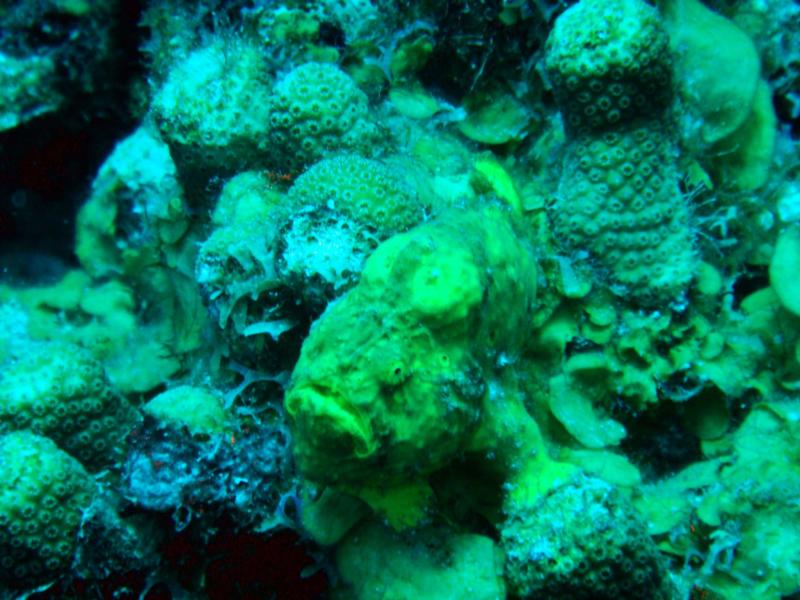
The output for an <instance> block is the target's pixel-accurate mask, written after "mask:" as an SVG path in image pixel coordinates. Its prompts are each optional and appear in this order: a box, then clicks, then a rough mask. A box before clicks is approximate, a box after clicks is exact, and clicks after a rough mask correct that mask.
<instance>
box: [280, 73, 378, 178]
mask: <svg viewBox="0 0 800 600" xmlns="http://www.w3.org/2000/svg"><path fill="white" fill-rule="evenodd" d="M269 107H270V115H269V119H270V138H269V139H270V141H271V143H272V144H273V145H274V148H275V156H276V157H278V156H279V157H280V158H279V159H276V160H275V161H274V162H275V163H276V164H275V166H276V167H277V168H280V169H283V171H284V172H287V173H291V172H296V171H298V170H301V169H303V168H304V167H307V166H309V165H311V164H313V163H314V162H316V161H318V160H319V159H321V158H323V157H325V156H328V155H331V154H334V153H337V152H345V151H350V152H358V153H361V154H366V155H368V154H370V153H371V152H372V150H373V146H374V145H375V144H376V143H377V141H378V129H377V126H376V125H375V123H374V122H373V121H372V120H371V117H370V114H369V112H368V110H367V97H366V96H365V95H364V93H363V92H362V91H361V90H359V89H358V87H356V85H355V83H354V82H353V81H352V79H350V77H348V75H347V74H346V73H344V72H343V71H341V70H339V69H338V68H337V67H336V66H334V65H330V64H324V63H307V64H304V65H301V66H299V67H297V68H295V69H293V70H292V71H290V72H289V73H287V74H286V75H285V76H284V77H283V78H282V79H281V80H280V81H278V83H277V84H276V85H275V89H274V90H273V93H272V96H271V98H270V104H269Z"/></svg>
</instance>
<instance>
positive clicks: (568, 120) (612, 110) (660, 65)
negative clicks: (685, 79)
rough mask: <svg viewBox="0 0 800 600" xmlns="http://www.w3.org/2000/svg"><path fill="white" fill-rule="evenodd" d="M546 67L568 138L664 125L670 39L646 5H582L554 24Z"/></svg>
mask: <svg viewBox="0 0 800 600" xmlns="http://www.w3.org/2000/svg"><path fill="white" fill-rule="evenodd" d="M545 61H546V68H547V74H548V76H549V78H550V80H551V82H552V84H553V91H554V92H555V95H556V101H557V103H558V106H559V109H560V110H561V112H562V113H563V115H564V124H565V126H566V128H567V132H568V134H569V135H570V137H576V136H577V135H578V134H580V133H583V132H586V131H595V132H596V131H600V130H606V129H609V128H611V129H613V128H616V127H617V126H619V125H622V124H624V123H628V122H631V121H635V120H636V119H640V118H653V117H655V118H656V119H660V118H661V113H662V112H663V111H664V109H665V108H666V107H667V105H668V104H669V102H670V100H671V92H672V90H671V88H670V83H671V80H672V73H671V69H672V65H671V57H670V54H669V47H668V38H667V35H666V32H665V31H664V29H663V26H662V25H661V23H660V18H659V15H658V13H657V12H656V11H655V9H653V8H652V7H650V6H648V5H647V4H645V3H644V2H641V1H635V0H615V1H614V2H610V3H609V2H598V1H594V0H583V1H582V2H580V3H579V4H578V5H576V6H575V7H573V8H571V9H570V10H567V11H566V12H565V13H563V14H562V15H561V16H560V17H559V18H558V19H557V20H556V23H555V26H554V27H553V30H552V31H551V32H550V35H549V37H548V38H547V49H546V56H545Z"/></svg>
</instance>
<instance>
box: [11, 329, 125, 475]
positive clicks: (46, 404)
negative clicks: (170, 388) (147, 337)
mask: <svg viewBox="0 0 800 600" xmlns="http://www.w3.org/2000/svg"><path fill="white" fill-rule="evenodd" d="M131 411H132V409H131V408H130V406H129V405H128V404H127V402H126V401H124V400H122V399H121V398H120V397H119V396H118V395H117V394H115V393H114V391H113V390H112V389H111V388H110V386H109V384H108V382H107V380H106V376H105V372H104V370H103V367H102V365H101V364H100V363H98V362H97V361H96V360H94V359H93V358H92V357H91V355H90V354H89V353H88V352H86V351H85V350H82V349H81V348H79V347H78V346H74V345H71V344H63V343H55V342H54V343H45V344H41V345H31V347H30V349H29V352H28V354H27V355H26V356H24V357H22V358H20V359H19V360H17V361H15V362H13V363H11V364H9V365H7V366H6V368H5V369H4V370H3V372H2V374H0V432H8V431H16V430H23V429H27V430H30V431H33V432H36V433H38V434H41V435H45V436H47V437H49V438H51V439H52V440H53V441H55V442H56V443H57V444H58V445H59V446H60V447H61V448H62V449H63V450H65V451H66V452H68V453H70V454H71V455H72V456H74V457H75V458H77V459H78V460H80V461H81V462H82V463H83V464H84V466H86V467H87V468H88V469H99V468H102V467H104V466H107V465H109V464H111V463H113V462H114V460H115V459H117V458H118V457H119V451H120V444H121V442H122V440H123V438H124V437H125V435H126V434H127V432H128V427H129V425H130V423H131V418H132V417H131Z"/></svg>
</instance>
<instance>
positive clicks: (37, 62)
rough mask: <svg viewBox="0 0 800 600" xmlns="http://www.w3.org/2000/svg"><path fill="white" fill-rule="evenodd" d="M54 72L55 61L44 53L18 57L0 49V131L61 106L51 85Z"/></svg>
mask: <svg viewBox="0 0 800 600" xmlns="http://www.w3.org/2000/svg"><path fill="white" fill-rule="evenodd" d="M54 73H55V64H54V63H53V61H52V60H51V59H49V58H47V57H41V56H30V57H25V58H18V57H15V56H11V55H9V54H6V53H4V52H0V93H1V94H2V96H3V108H2V112H0V131H6V130H9V129H13V128H14V127H17V126H19V125H21V124H23V123H25V122H26V121H30V120H31V119H34V118H36V117H38V116H40V115H43V114H47V113H50V112H55V111H56V110H57V109H58V108H59V107H60V106H61V104H62V103H63V102H64V98H63V96H62V95H61V94H60V93H59V92H58V91H57V90H56V89H54V86H53V83H52V79H54Z"/></svg>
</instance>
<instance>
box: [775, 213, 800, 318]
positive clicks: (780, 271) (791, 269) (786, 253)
mask: <svg viewBox="0 0 800 600" xmlns="http://www.w3.org/2000/svg"><path fill="white" fill-rule="evenodd" d="M799 278H800V228H798V227H797V226H796V225H795V226H790V227H787V228H786V229H784V230H783V231H782V232H781V234H780V236H778V241H777V242H776V244H775V253H774V254H773V256H772V261H771V262H770V265H769V280H770V284H771V285H772V289H773V290H775V293H776V294H777V295H778V298H779V299H780V301H781V304H782V305H783V306H784V308H786V310H788V311H789V312H791V313H792V314H794V315H797V316H799V317H800V287H799V284H800V279H799Z"/></svg>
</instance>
